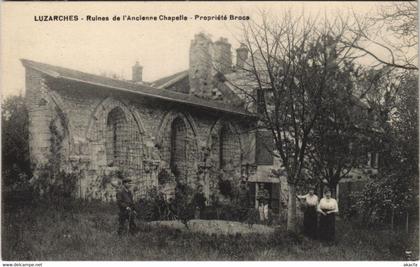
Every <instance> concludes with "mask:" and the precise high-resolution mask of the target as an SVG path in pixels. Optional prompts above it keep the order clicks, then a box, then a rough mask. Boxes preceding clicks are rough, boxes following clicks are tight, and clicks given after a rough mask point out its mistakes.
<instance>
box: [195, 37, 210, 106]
mask: <svg viewBox="0 0 420 267" xmlns="http://www.w3.org/2000/svg"><path fill="white" fill-rule="evenodd" d="M212 45H213V43H212V41H211V39H210V37H208V36H207V35H205V34H204V33H199V34H196V35H195V36H194V39H193V40H192V41H191V45H190V69H189V82H190V94H193V95H196V96H199V97H203V98H210V97H211V86H212V70H213V66H212V54H211V50H212Z"/></svg>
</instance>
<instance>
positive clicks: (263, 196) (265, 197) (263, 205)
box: [257, 183, 270, 224]
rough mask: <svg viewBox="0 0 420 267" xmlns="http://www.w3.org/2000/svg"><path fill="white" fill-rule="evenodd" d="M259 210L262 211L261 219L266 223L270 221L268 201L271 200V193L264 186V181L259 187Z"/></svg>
mask: <svg viewBox="0 0 420 267" xmlns="http://www.w3.org/2000/svg"><path fill="white" fill-rule="evenodd" d="M257 200H258V211H259V213H260V221H261V223H263V224H265V223H267V222H268V203H269V201H270V193H269V192H268V190H267V189H266V188H265V187H264V184H263V183H260V184H259V187H258V197H257Z"/></svg>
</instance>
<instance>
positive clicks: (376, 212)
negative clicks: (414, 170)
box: [354, 174, 418, 225]
mask: <svg viewBox="0 0 420 267" xmlns="http://www.w3.org/2000/svg"><path fill="white" fill-rule="evenodd" d="M415 182H416V179H410V178H408V177H402V176H401V175H398V174H387V175H384V176H383V177H381V178H377V179H374V180H372V181H370V182H369V183H367V184H366V186H365V188H364V190H363V192H362V193H361V194H360V196H357V198H358V201H357V202H356V204H355V205H354V208H356V209H357V210H360V211H361V217H362V223H363V224H365V225H369V224H372V223H377V222H381V223H385V222H386V220H387V218H388V217H389V216H387V215H388V214H389V213H390V211H391V210H392V209H394V211H395V215H402V214H405V213H406V212H411V213H417V211H418V200H417V199H418V198H417V195H416V192H417V190H415V188H416V186H417V185H416V184H415Z"/></svg>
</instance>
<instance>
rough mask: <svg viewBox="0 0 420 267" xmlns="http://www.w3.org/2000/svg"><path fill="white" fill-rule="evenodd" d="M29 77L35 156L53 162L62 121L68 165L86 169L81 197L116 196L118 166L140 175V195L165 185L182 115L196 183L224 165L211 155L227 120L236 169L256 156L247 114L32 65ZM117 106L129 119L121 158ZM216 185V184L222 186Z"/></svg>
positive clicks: (190, 176)
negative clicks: (113, 116) (161, 176)
mask: <svg viewBox="0 0 420 267" xmlns="http://www.w3.org/2000/svg"><path fill="white" fill-rule="evenodd" d="M26 82H27V88H26V90H27V94H26V96H27V103H28V108H29V117H30V125H29V129H30V133H31V137H30V147H31V149H30V153H31V155H30V156H31V160H32V162H33V164H34V168H35V169H36V168H37V167H39V166H41V165H42V164H45V163H46V162H48V153H49V151H50V148H51V132H50V127H51V126H50V125H56V127H55V129H58V130H59V131H60V132H61V133H62V135H63V136H64V138H63V144H64V145H62V146H61V150H60V151H59V153H60V155H59V156H60V157H62V158H63V165H62V168H63V169H65V170H67V171H69V172H71V171H73V170H75V169H77V170H78V175H79V184H78V194H79V196H80V197H81V198H86V199H102V200H105V201H112V200H114V199H115V189H114V188H113V187H112V186H111V182H112V181H113V179H114V178H112V177H113V174H114V173H115V172H116V171H118V170H120V171H123V173H124V175H125V176H127V177H130V178H131V179H132V180H133V183H134V191H135V195H136V197H140V196H142V195H144V194H145V193H146V191H147V190H148V188H151V187H152V186H157V185H158V180H157V175H158V173H159V172H160V171H161V170H162V169H166V170H168V171H170V166H169V165H170V157H171V154H170V153H171V152H170V151H171V148H170V145H171V142H170V140H171V125H172V122H173V121H174V120H175V119H180V120H182V121H183V122H184V124H185V126H186V139H185V141H186V160H185V165H184V166H181V167H182V168H183V173H184V174H185V176H186V179H187V182H188V183H189V184H190V185H191V186H193V187H195V186H196V185H197V184H206V185H207V184H209V181H210V180H212V181H216V178H215V177H212V175H211V173H212V172H211V171H210V169H213V170H217V169H218V168H219V165H218V164H216V163H215V162H213V161H212V160H211V159H217V158H218V156H217V155H215V153H216V154H217V153H218V151H217V150H214V149H212V146H214V144H215V142H218V141H217V140H216V139H217V138H218V136H217V133H219V132H220V127H221V125H227V127H229V128H228V129H229V131H228V134H229V135H230V136H228V137H227V140H231V141H229V143H230V145H229V148H228V149H229V153H228V154H229V155H231V157H232V159H231V163H232V164H231V166H230V168H231V169H232V171H233V172H235V173H236V174H237V176H238V175H240V173H241V164H242V159H243V158H249V156H247V155H244V151H249V149H245V148H244V146H243V144H242V143H243V141H242V140H247V139H249V137H248V135H247V134H244V133H247V130H246V127H249V121H246V120H241V118H238V117H235V116H231V115H226V114H222V113H219V112H214V111H207V110H203V109H200V108H196V107H187V106H185V105H181V104H177V103H172V102H163V101H162V100H156V99H153V98H146V97H140V96H138V95H136V96H135V97H133V95H132V94H130V93H123V92H117V91H115V90H111V89H107V88H100V87H96V86H91V85H87V84H85V83H79V82H74V81H68V80H64V79H56V78H51V77H49V76H48V77H44V76H43V74H41V73H39V72H37V71H35V70H32V69H27V72H26ZM115 110H119V112H121V113H123V114H124V115H121V114H120V115H119V116H120V117H121V121H123V122H124V132H123V137H121V138H122V139H118V140H122V141H121V142H122V143H124V145H125V149H124V150H123V152H121V153H123V155H124V157H122V158H121V159H119V160H118V162H116V161H113V160H112V159H111V160H110V158H109V157H110V156H109V155H110V153H111V152H110V148H109V145H110V144H109V142H112V141H109V140H112V137H110V136H109V134H112V133H110V128H109V127H110V126H109V114H110V113H111V112H112V111H115ZM107 134H108V135H107ZM116 138H120V137H116ZM107 140H108V141H107ZM107 142H108V143H107ZM119 142H120V141H119ZM107 148H108V157H107ZM111 154H112V153H111ZM213 173H214V172H213ZM110 177H111V178H110ZM114 180H115V179H114ZM213 184H214V183H213ZM211 190H216V188H215V186H214V185H213V186H212V189H211Z"/></svg>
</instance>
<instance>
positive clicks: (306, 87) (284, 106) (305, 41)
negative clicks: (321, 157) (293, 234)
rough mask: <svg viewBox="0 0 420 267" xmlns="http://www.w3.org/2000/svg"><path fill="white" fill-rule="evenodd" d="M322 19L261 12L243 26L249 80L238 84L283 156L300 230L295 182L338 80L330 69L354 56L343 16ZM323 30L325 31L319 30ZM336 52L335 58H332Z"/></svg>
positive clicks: (290, 225) (291, 226) (291, 209)
mask: <svg viewBox="0 0 420 267" xmlns="http://www.w3.org/2000/svg"><path fill="white" fill-rule="evenodd" d="M321 24H322V27H319V28H317V27H316V25H320V21H318V20H317V19H313V18H304V17H293V16H292V15H291V12H289V13H287V14H285V15H284V16H283V18H282V19H281V20H275V19H272V18H269V16H268V15H267V14H264V13H263V14H262V16H261V22H255V21H253V22H250V23H247V24H245V25H244V27H243V33H244V34H243V39H244V43H245V45H246V46H247V47H248V50H249V51H250V58H249V60H248V61H247V64H246V65H245V66H244V67H243V69H242V70H241V71H242V73H244V74H243V77H246V79H244V80H245V81H246V82H243V81H242V83H234V82H232V84H233V86H235V87H236V88H237V89H238V90H239V91H241V92H243V93H244V94H245V95H246V96H247V97H248V99H249V100H251V101H253V103H254V107H255V108H256V111H257V112H258V114H259V115H260V122H259V128H263V129H266V130H268V131H269V132H271V134H272V136H273V139H274V144H275V148H274V150H273V152H272V153H273V155H274V156H275V157H278V158H280V159H281V162H282V166H283V171H284V173H285V174H286V177H287V183H288V191H289V193H288V195H289V197H288V216H287V229H288V230H289V231H295V230H296V228H295V227H296V192H295V190H296V185H297V184H298V183H299V182H300V181H301V180H302V177H303V173H302V170H303V169H304V167H305V164H306V163H305V162H306V159H307V148H308V145H309V138H310V135H311V132H312V130H313V129H314V126H315V124H316V122H317V121H318V119H319V118H320V116H323V115H324V114H323V110H322V106H323V102H322V101H323V99H322V95H323V91H324V90H325V88H326V87H328V86H330V84H331V81H332V80H334V78H335V77H334V73H333V72H331V69H335V68H337V64H338V65H340V64H343V62H344V61H343V60H344V59H346V58H348V59H351V53H350V48H348V47H345V46H340V42H339V40H341V39H342V38H343V35H344V34H345V33H346V31H347V30H348V28H347V23H346V21H345V20H341V19H337V20H334V21H331V22H330V21H327V20H326V19H324V20H323V21H322V22H321ZM321 29H322V30H321ZM333 53H334V54H337V53H338V55H339V56H336V55H334V58H333V57H332V56H333Z"/></svg>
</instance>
